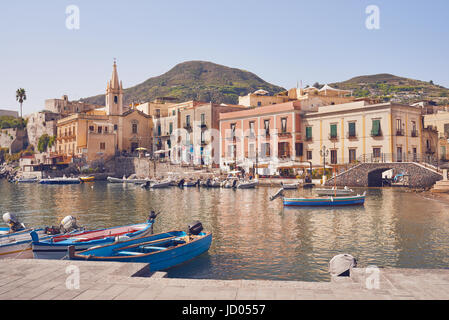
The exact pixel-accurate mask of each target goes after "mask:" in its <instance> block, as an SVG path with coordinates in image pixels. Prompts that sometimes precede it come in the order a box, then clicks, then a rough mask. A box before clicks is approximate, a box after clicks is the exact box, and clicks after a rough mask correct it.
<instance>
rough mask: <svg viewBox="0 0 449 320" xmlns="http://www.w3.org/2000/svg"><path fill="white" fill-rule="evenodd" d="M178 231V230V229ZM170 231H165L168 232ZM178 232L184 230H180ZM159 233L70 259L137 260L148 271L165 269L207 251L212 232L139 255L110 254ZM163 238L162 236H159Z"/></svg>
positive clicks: (91, 250) (79, 253) (87, 252)
mask: <svg viewBox="0 0 449 320" xmlns="http://www.w3.org/2000/svg"><path fill="white" fill-rule="evenodd" d="M178 232H179V231H178ZM170 233H172V232H169V233H166V234H170ZM179 233H183V234H184V235H186V234H185V232H182V231H180V232H179ZM157 236H160V235H153V236H149V237H139V238H137V239H133V240H129V241H125V242H123V243H120V244H119V245H115V244H112V245H107V246H104V247H101V248H93V249H90V250H86V251H84V252H78V253H75V255H74V256H73V257H70V259H74V260H91V261H114V262H138V263H149V267H150V271H152V272H154V271H160V270H165V269H168V268H171V267H174V266H176V265H179V264H181V263H184V262H186V261H188V260H191V259H193V258H196V257H197V256H199V255H201V254H203V253H204V252H206V251H208V250H209V248H210V246H211V243H212V234H211V233H210V232H208V233H205V234H204V236H202V237H200V238H198V239H195V240H193V241H191V242H189V243H186V244H182V245H179V246H176V247H173V248H169V249H166V250H162V251H156V252H151V253H146V254H140V255H126V256H120V255H117V256H110V255H108V254H110V253H111V252H112V251H116V252H117V251H118V252H120V251H119V250H120V248H125V247H126V246H129V245H133V244H139V243H144V242H146V241H149V240H151V239H154V238H155V237H157ZM161 240H163V238H161Z"/></svg>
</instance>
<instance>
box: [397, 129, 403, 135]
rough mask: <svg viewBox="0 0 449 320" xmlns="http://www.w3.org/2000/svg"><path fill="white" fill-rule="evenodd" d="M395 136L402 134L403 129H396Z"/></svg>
mask: <svg viewBox="0 0 449 320" xmlns="http://www.w3.org/2000/svg"><path fill="white" fill-rule="evenodd" d="M396 136H404V129H396Z"/></svg>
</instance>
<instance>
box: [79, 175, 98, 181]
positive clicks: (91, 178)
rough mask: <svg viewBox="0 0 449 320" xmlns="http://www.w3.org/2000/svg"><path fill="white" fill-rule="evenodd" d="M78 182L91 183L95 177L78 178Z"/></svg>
mask: <svg viewBox="0 0 449 320" xmlns="http://www.w3.org/2000/svg"><path fill="white" fill-rule="evenodd" d="M80 180H81V181H82V182H92V181H94V180H95V176H88V177H80Z"/></svg>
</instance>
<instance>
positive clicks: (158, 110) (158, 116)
mask: <svg viewBox="0 0 449 320" xmlns="http://www.w3.org/2000/svg"><path fill="white" fill-rule="evenodd" d="M160 117H161V109H156V118H160Z"/></svg>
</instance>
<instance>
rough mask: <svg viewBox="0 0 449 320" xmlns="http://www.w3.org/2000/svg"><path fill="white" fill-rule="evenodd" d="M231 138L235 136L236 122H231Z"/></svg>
mask: <svg viewBox="0 0 449 320" xmlns="http://www.w3.org/2000/svg"><path fill="white" fill-rule="evenodd" d="M231 138H232V139H234V138H235V123H231Z"/></svg>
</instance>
